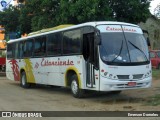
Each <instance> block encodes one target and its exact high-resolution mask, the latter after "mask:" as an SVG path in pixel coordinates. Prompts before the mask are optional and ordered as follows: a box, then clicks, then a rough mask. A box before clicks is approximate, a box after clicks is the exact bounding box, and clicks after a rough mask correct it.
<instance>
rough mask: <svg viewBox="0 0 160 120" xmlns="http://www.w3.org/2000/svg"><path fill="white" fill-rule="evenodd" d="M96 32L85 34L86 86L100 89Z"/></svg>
mask: <svg viewBox="0 0 160 120" xmlns="http://www.w3.org/2000/svg"><path fill="white" fill-rule="evenodd" d="M95 40H96V39H95V32H94V31H93V32H90V33H85V34H83V56H84V59H85V67H86V68H85V69H86V87H88V88H95V89H97V90H98V89H99V81H97V80H96V79H97V76H99V75H98V73H99V72H98V63H99V62H98V52H97V51H98V47H97V45H96V42H95Z"/></svg>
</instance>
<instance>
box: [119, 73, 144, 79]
mask: <svg viewBox="0 0 160 120" xmlns="http://www.w3.org/2000/svg"><path fill="white" fill-rule="evenodd" d="M117 77H118V79H119V80H128V79H130V78H129V75H117ZM142 78H143V74H135V75H133V79H142Z"/></svg>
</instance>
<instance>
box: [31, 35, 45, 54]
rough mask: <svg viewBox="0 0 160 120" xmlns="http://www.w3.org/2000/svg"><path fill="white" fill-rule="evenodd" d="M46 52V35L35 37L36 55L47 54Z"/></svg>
mask: <svg viewBox="0 0 160 120" xmlns="http://www.w3.org/2000/svg"><path fill="white" fill-rule="evenodd" d="M45 54H46V36H43V37H37V38H35V44H34V56H45Z"/></svg>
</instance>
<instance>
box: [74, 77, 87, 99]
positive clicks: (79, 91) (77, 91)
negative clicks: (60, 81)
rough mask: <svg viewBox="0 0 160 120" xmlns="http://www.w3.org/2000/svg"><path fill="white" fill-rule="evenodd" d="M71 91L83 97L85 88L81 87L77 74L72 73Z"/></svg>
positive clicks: (75, 95)
mask: <svg viewBox="0 0 160 120" xmlns="http://www.w3.org/2000/svg"><path fill="white" fill-rule="evenodd" d="M71 92H72V95H73V96H74V97H75V98H82V97H83V95H84V90H82V89H80V88H79V84H78V78H77V75H75V74H74V75H72V77H71Z"/></svg>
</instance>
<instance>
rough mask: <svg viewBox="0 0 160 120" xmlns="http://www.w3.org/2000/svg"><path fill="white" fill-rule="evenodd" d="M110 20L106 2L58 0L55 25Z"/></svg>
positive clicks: (95, 0)
mask: <svg viewBox="0 0 160 120" xmlns="http://www.w3.org/2000/svg"><path fill="white" fill-rule="evenodd" d="M104 20H112V16H111V10H110V8H109V6H108V1H107V0H60V6H59V9H58V14H56V21H57V24H62V23H63V24H64V23H65V24H66V23H70V24H78V23H83V22H88V21H104Z"/></svg>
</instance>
